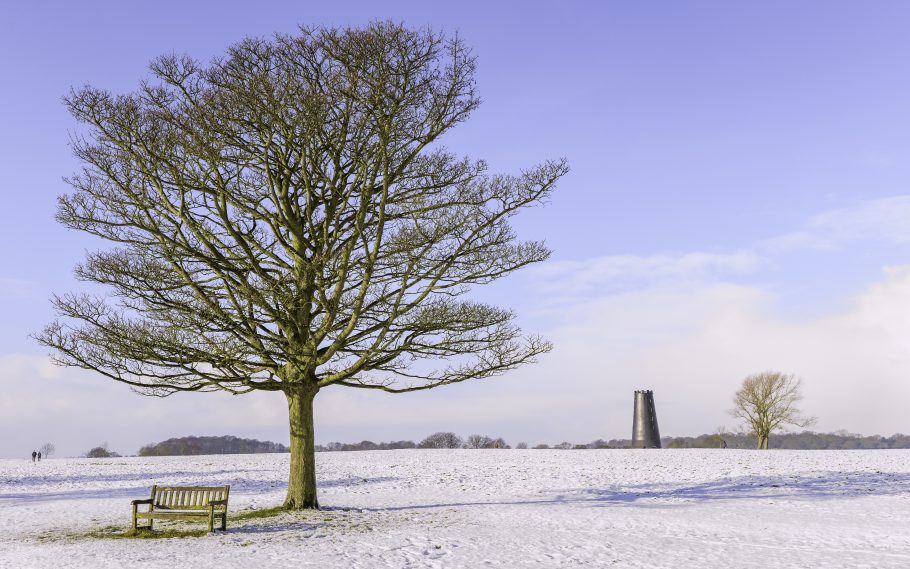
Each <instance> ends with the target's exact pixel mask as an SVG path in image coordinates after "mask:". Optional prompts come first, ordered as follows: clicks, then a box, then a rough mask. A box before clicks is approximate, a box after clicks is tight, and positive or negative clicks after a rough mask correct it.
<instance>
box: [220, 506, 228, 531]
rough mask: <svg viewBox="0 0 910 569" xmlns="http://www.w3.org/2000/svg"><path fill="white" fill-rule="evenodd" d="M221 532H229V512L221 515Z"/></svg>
mask: <svg viewBox="0 0 910 569" xmlns="http://www.w3.org/2000/svg"><path fill="white" fill-rule="evenodd" d="M221 531H227V510H225V512H224V513H223V514H221Z"/></svg>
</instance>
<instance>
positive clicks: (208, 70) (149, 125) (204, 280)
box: [37, 22, 568, 507]
mask: <svg viewBox="0 0 910 569" xmlns="http://www.w3.org/2000/svg"><path fill="white" fill-rule="evenodd" d="M475 68H476V58H475V56H474V55H473V54H472V52H471V50H470V49H469V48H468V47H467V46H466V45H465V43H464V41H463V40H462V38H460V37H459V36H457V35H456V36H453V37H449V38H447V37H445V36H443V35H442V34H438V33H435V32H433V31H432V30H428V29H424V30H413V29H409V28H407V27H405V26H403V25H399V24H394V23H389V22H376V23H373V24H370V25H369V26H366V27H364V28H310V27H303V28H301V29H300V31H299V33H297V34H293V35H281V34H279V35H276V36H274V37H273V38H271V39H260V38H249V39H245V40H243V41H241V42H239V43H237V44H236V45H233V46H232V47H231V48H229V50H228V52H227V54H226V55H225V56H223V57H219V58H216V59H214V60H212V61H211V62H209V63H208V64H203V63H201V62H199V61H197V60H195V59H193V58H191V57H189V56H185V55H168V56H164V57H160V58H158V59H156V60H155V61H153V62H152V64H151V66H150V70H151V75H152V77H151V78H150V79H147V80H144V81H142V82H141V84H140V87H139V88H138V89H137V90H136V91H134V92H132V93H128V94H121V95H115V94H112V93H110V92H108V91H105V90H103V89H99V88H95V87H91V86H86V87H83V88H79V89H75V90H73V91H72V92H71V93H70V94H69V96H67V97H66V99H65V102H66V106H67V108H68V109H69V111H70V113H71V114H72V115H73V116H74V117H75V118H76V119H77V120H78V121H80V122H81V123H84V124H85V125H86V126H87V129H86V130H85V134H83V135H75V136H74V137H73V142H72V146H73V150H74V152H75V155H76V157H77V158H78V159H79V160H80V161H81V162H82V164H83V167H82V169H81V170H80V171H79V172H77V173H75V174H73V175H72V176H71V177H70V178H68V180H67V181H68V182H69V184H70V185H71V186H72V188H73V190H74V191H73V193H71V194H68V195H64V196H62V197H61V198H60V201H59V210H58V213H57V219H58V220H59V221H60V222H61V223H63V224H64V225H66V226H68V227H71V228H73V229H76V230H79V231H83V232H86V233H89V234H91V235H95V236H97V237H100V238H102V239H103V240H105V241H107V242H110V243H112V244H113V245H114V247H113V248H109V249H104V250H100V251H95V252H91V253H89V254H88V258H87V259H86V261H85V262H84V263H82V264H79V265H78V266H77V267H76V276H77V277H78V278H79V279H81V280H84V281H88V282H91V283H97V284H100V285H103V286H104V287H105V288H106V290H107V293H106V294H63V295H58V296H55V297H54V298H53V304H54V306H55V307H56V310H57V312H58V314H59V315H60V318H59V319H58V320H56V321H55V322H53V323H51V324H49V325H48V326H47V327H46V328H45V329H44V331H43V332H41V333H40V334H38V336H37V338H38V340H39V341H40V342H41V343H43V344H44V345H46V346H50V347H51V348H53V349H54V350H55V354H56V356H55V357H56V361H57V362H58V363H60V364H62V365H68V366H77V367H82V368H86V369H90V370H93V371H95V372H97V373H100V374H103V375H104V376H107V377H108V378H111V379H114V380H116V381H119V382H123V383H125V384H128V385H129V386H131V387H133V388H134V389H137V390H139V391H141V392H143V393H146V394H151V395H168V394H171V393H174V392H178V391H225V392H229V393H234V394H242V393H247V392H250V391H254V390H265V391H280V392H283V393H284V394H285V395H286V396H287V398H288V402H289V412H290V416H291V453H292V466H291V469H292V474H291V484H290V485H289V494H288V504H289V506H290V507H300V506H301V505H302V506H303V507H313V506H315V505H316V500H315V479H314V478H312V470H313V459H312V445H313V441H312V437H313V427H312V403H313V398H314V397H315V395H316V393H317V392H318V391H319V390H320V389H322V388H325V387H328V386H331V385H336V386H346V387H352V388H362V389H376V390H383V391H388V392H393V393H402V392H408V391H415V390H422V389H430V388H434V387H438V386H442V385H447V384H452V383H458V382H461V381H465V380H469V379H476V378H483V377H489V376H492V375H496V374H500V373H503V372H505V371H508V370H510V369H514V368H515V367H517V366H519V365H521V364H524V363H528V362H532V361H534V359H535V357H536V356H538V355H540V354H542V353H544V352H546V351H548V350H549V349H550V344H549V343H548V342H547V341H545V340H543V339H541V338H540V337H537V336H534V335H525V334H523V333H522V331H521V330H520V329H519V328H518V327H517V326H516V325H515V322H514V318H515V315H514V314H513V312H512V311H510V310H508V309H504V308H500V307H496V306H492V305H489V304H485V303H481V302H477V301H475V300H471V299H470V298H468V297H467V296H466V295H467V293H468V292H469V291H471V289H472V288H473V287H475V286H477V285H483V284H487V283H490V282H492V281H494V280H496V279H499V278H501V277H503V276H506V275H508V274H510V273H512V272H513V271H515V270H517V269H520V268H521V267H524V266H526V265H528V264H531V263H535V262H539V261H543V260H545V259H546V258H547V257H548V255H549V253H550V252H549V250H548V249H547V248H546V246H545V245H544V243H543V242H540V241H519V240H518V238H517V236H516V234H515V233H514V231H513V229H512V228H511V226H510V223H509V221H510V218H511V217H512V216H514V215H515V214H516V213H518V212H519V211H520V210H522V209H524V208H526V207H530V206H534V205H537V204H540V203H542V202H544V201H545V200H546V199H547V197H548V196H549V195H550V193H551V191H552V190H553V188H554V185H555V183H556V182H557V180H558V179H559V178H561V177H562V176H563V175H564V174H565V173H566V172H567V171H568V167H567V165H566V163H565V161H564V160H555V161H548V162H545V163H543V164H541V165H539V166H535V167H531V168H528V169H527V170H525V171H523V172H521V173H520V174H518V175H499V174H491V173H490V172H489V171H488V168H487V165H486V163H485V162H484V161H482V160H471V159H468V158H464V157H460V156H457V155H455V154H454V153H452V152H450V151H449V150H447V149H446V148H445V147H444V146H442V145H441V144H440V140H439V139H440V137H441V136H442V135H443V134H444V133H446V132H448V131H449V130H450V129H452V128H453V127H455V126H456V125H458V124H460V123H462V122H464V121H465V120H466V119H467V118H468V117H469V116H470V115H471V113H472V112H473V111H474V110H475V109H476V108H477V106H478V105H479V104H480V99H479V97H478V96H477V94H476V91H475V79H474V74H475ZM295 445H302V446H300V451H299V452H297V451H296V450H295V449H296V448H297V446H295ZM304 471H306V472H307V474H306V475H304V474H303V472H304ZM303 479H305V483H303V486H305V487H306V489H307V492H308V494H307V495H306V496H304V495H303V493H301V492H302V491H299V489H298V488H297V485H296V483H295V480H303Z"/></svg>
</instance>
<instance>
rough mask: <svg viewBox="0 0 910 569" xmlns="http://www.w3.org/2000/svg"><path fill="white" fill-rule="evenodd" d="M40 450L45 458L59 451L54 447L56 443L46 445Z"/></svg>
mask: <svg viewBox="0 0 910 569" xmlns="http://www.w3.org/2000/svg"><path fill="white" fill-rule="evenodd" d="M38 450H39V451H41V454H42V455H44V458H47V457H49V456H50V455H52V454H54V452H55V451H56V450H57V447H55V446H54V443H44V444H43V445H41V448H39V449H38Z"/></svg>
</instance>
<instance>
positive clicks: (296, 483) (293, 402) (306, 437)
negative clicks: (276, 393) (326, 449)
mask: <svg viewBox="0 0 910 569" xmlns="http://www.w3.org/2000/svg"><path fill="white" fill-rule="evenodd" d="M285 394H286V395H287V398H288V419H289V421H290V424H291V472H290V476H289V477H288V494H287V498H285V500H284V507H285V508H287V509H289V510H302V509H319V501H318V500H317V499H316V449H315V446H314V445H315V443H314V439H313V436H314V429H313V399H314V398H315V397H316V390H307V389H297V390H288V391H286V392H285Z"/></svg>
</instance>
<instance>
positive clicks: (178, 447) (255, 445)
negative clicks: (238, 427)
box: [139, 436, 290, 456]
mask: <svg viewBox="0 0 910 569" xmlns="http://www.w3.org/2000/svg"><path fill="white" fill-rule="evenodd" d="M289 450H290V449H288V447H286V446H284V445H282V444H279V443H273V442H269V441H259V440H256V439H241V438H238V437H232V436H223V437H181V438H176V439H168V440H166V441H163V442H160V443H157V444H150V445H146V446H144V447H142V448H141V449H139V456H190V455H198V454H260V453H276V452H289Z"/></svg>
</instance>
